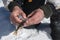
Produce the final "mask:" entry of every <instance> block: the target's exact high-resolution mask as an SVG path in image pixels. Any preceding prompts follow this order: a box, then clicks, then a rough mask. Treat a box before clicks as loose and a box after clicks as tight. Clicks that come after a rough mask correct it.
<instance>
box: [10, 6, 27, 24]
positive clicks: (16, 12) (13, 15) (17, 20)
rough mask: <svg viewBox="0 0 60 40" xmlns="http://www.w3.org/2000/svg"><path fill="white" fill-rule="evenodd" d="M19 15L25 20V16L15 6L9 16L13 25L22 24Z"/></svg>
mask: <svg viewBox="0 0 60 40" xmlns="http://www.w3.org/2000/svg"><path fill="white" fill-rule="evenodd" d="M19 15H21V16H22V17H23V18H26V14H25V13H24V12H23V11H22V9H21V8H19V7H18V6H15V7H14V8H13V11H12V12H11V15H10V20H11V21H12V23H13V24H14V25H18V24H19V23H20V22H22V20H21V18H19V17H18V16H19Z"/></svg>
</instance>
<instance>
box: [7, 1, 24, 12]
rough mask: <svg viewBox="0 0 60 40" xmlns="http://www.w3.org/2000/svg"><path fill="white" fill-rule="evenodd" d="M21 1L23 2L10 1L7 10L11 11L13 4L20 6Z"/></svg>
mask: <svg viewBox="0 0 60 40" xmlns="http://www.w3.org/2000/svg"><path fill="white" fill-rule="evenodd" d="M22 3H23V1H22V0H14V1H12V2H10V3H9V5H8V9H9V11H10V12H12V11H13V8H14V7H15V6H19V7H21V5H22Z"/></svg>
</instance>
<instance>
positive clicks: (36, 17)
mask: <svg viewBox="0 0 60 40" xmlns="http://www.w3.org/2000/svg"><path fill="white" fill-rule="evenodd" d="M28 17H30V18H29V19H28V20H27V21H26V22H25V23H24V26H25V27H26V26H30V25H34V24H38V23H40V22H41V20H42V19H43V18H44V12H43V10H41V9H40V8H39V9H36V10H34V11H33V12H32V13H31V14H29V15H28Z"/></svg>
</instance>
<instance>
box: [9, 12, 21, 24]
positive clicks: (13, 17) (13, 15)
mask: <svg viewBox="0 0 60 40" xmlns="http://www.w3.org/2000/svg"><path fill="white" fill-rule="evenodd" d="M18 15H19V14H18V13H15V12H13V13H11V15H10V20H11V21H12V22H13V24H18V23H20V22H22V20H20V18H18Z"/></svg>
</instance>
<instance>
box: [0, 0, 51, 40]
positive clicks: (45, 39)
mask: <svg viewBox="0 0 60 40" xmlns="http://www.w3.org/2000/svg"><path fill="white" fill-rule="evenodd" d="M9 16H10V12H9V11H8V10H6V9H5V8H4V5H3V2H2V0H0V40H52V39H51V37H50V33H51V29H50V27H49V23H50V19H49V18H48V19H46V18H44V20H43V21H42V24H41V25H40V27H38V28H37V29H39V32H38V31H37V29H25V28H23V29H21V30H19V31H18V35H17V36H15V35H13V31H14V30H15V27H14V25H12V24H11V23H10V20H9Z"/></svg>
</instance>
